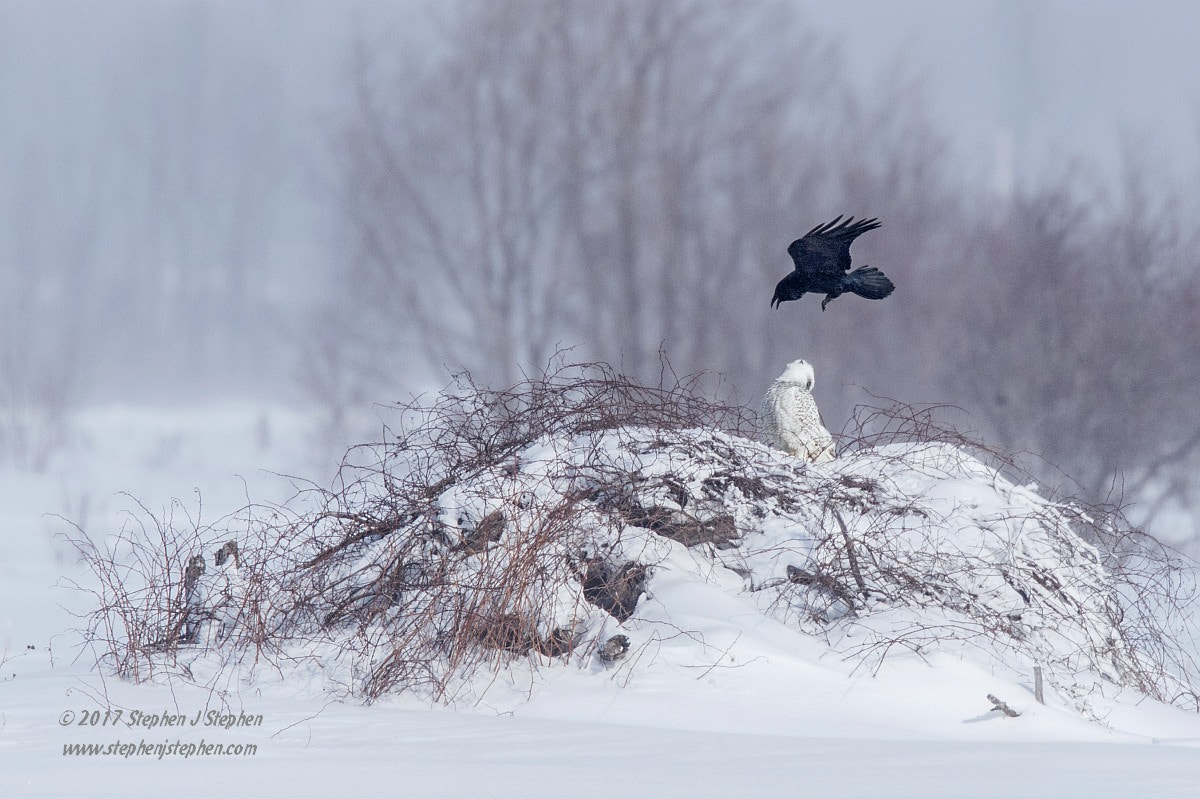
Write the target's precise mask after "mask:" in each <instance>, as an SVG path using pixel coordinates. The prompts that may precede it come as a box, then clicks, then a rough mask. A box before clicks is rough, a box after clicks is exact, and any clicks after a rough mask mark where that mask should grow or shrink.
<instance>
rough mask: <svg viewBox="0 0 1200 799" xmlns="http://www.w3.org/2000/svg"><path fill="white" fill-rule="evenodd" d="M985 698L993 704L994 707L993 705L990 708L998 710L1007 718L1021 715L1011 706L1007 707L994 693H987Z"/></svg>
mask: <svg viewBox="0 0 1200 799" xmlns="http://www.w3.org/2000/svg"><path fill="white" fill-rule="evenodd" d="M987 698H988V701H989V702H991V703H992V704H993V705H995V707H993V708H992V710H999V711H1000V712H1001V713H1003V714H1004V715H1006V716H1008V717H1009V718H1014V719H1015V718H1016V717H1017V716H1019V715H1021V714H1020V713H1018V712H1017V711H1015V710H1013V709H1012V708H1011V707H1009V706H1008V705H1007V704H1005V703H1004V702H1002V701H1000V700H999V699H997V698H996V697H995V695H994V694H988V695H987Z"/></svg>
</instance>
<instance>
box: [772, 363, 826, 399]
mask: <svg viewBox="0 0 1200 799" xmlns="http://www.w3.org/2000/svg"><path fill="white" fill-rule="evenodd" d="M779 379H780V380H785V381H787V382H789V383H799V384H800V385H802V386H804V389H805V390H806V391H812V388H813V386H814V385H816V382H817V378H816V376H815V375H813V368H812V365H811V364H809V362H808V361H805V360H803V359H801V360H796V361H792V362H791V363H789V364H788V365H787V368H786V369H784V370H783V374H782V375H780V376H779Z"/></svg>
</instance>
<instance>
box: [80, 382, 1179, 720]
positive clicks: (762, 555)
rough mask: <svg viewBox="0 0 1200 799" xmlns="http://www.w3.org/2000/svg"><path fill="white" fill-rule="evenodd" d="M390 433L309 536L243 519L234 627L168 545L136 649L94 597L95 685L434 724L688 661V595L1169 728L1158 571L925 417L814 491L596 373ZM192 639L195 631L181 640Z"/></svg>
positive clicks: (886, 437) (1107, 515) (694, 416)
mask: <svg viewBox="0 0 1200 799" xmlns="http://www.w3.org/2000/svg"><path fill="white" fill-rule="evenodd" d="M399 413H400V416H401V423H400V424H399V425H398V426H397V428H396V429H395V430H393V431H390V434H389V435H388V436H387V437H386V440H385V441H384V442H383V443H380V444H377V445H370V446H364V447H360V448H358V449H357V450H355V451H353V452H352V453H351V457H352V460H348V462H347V464H346V465H345V466H344V468H343V470H342V479H341V482H340V483H339V484H338V485H337V486H336V487H335V488H334V489H332V490H320V491H317V490H314V491H313V492H312V495H311V496H310V499H315V500H317V505H318V507H317V509H316V510H310V511H303V512H301V511H296V512H291V513H285V512H284V511H283V510H280V509H277V510H276V511H275V513H274V514H268V513H265V512H259V513H257V514H253V513H252V514H248V515H247V517H246V518H247V523H246V528H245V530H243V531H242V532H241V534H240V535H238V536H237V538H238V539H239V546H240V550H239V551H240V552H241V558H240V561H239V563H240V569H241V571H240V573H239V575H238V582H237V586H238V592H237V594H236V598H235V599H234V600H232V603H233V604H236V607H235V608H231V607H230V605H231V599H230V596H231V595H230V592H229V591H228V590H224V589H222V590H221V591H216V592H214V593H213V595H214V596H218V597H221V602H222V603H223V604H221V605H220V606H219V607H215V606H213V605H212V604H211V603H209V604H208V605H205V604H204V601H201V602H200V603H199V606H197V603H196V602H194V601H193V602H190V603H189V600H188V599H187V596H188V592H187V591H186V590H185V588H186V584H187V575H186V574H185V571H186V567H187V564H188V563H190V562H191V561H190V560H189V558H188V553H187V552H185V551H183V549H181V548H180V547H179V546H178V545H172V547H173V548H172V552H173V553H174V556H173V561H172V563H173V564H174V565H175V567H176V570H177V571H178V573H177V574H171V575H170V578H169V579H167V574H166V573H164V572H162V571H158V572H155V575H154V578H153V579H152V580H150V581H149V582H150V583H151V584H152V586H151V588H152V589H153V590H152V591H151V594H152V595H153V596H155V597H157V601H158V602H159V605H158V606H157V607H155V608H154V611H153V612H150V610H149V609H148V608H147V607H146V604H145V603H144V602H143V603H142V604H140V605H138V606H137V608H135V609H133V610H131V609H130V608H128V607H126V608H125V609H124V610H122V611H121V612H120V613H119V614H117V615H119V616H120V618H121V619H129V618H133V619H135V620H136V619H138V618H139V616H138V613H139V612H142V613H143V615H142V616H141V617H140V618H141V629H136V628H138V624H137V623H136V622H135V623H134V624H133V625H132V626H131V625H130V624H128V623H126V624H125V625H124V627H121V626H115V625H113V624H112V623H111V617H112V616H113V614H114V608H121V607H123V604H122V603H123V602H124V604H125V605H129V602H128V601H127V600H125V599H122V596H121V591H122V590H125V589H124V588H123V587H122V586H123V584H121V583H118V584H116V585H115V586H114V584H113V583H112V581H111V580H110V581H109V583H108V585H109V587H110V588H111V589H113V590H114V591H115V594H114V596H110V597H107V598H106V599H105V602H104V603H103V605H104V606H103V607H102V608H101V609H100V610H99V611H97V613H96V614H95V617H94V624H93V630H95V631H97V632H98V637H99V638H101V639H103V640H104V641H105V642H106V643H107V646H108V650H107V651H108V653H109V655H110V656H111V657H113V658H115V661H116V663H117V664H118V666H121V667H124V668H128V665H129V664H130V663H133V662H138V663H142V662H147V663H150V664H151V665H154V664H157V665H159V666H163V665H170V664H172V663H174V664H178V663H181V662H182V663H185V664H189V663H190V664H193V665H194V664H195V663H196V661H197V659H199V658H203V657H210V658H211V657H213V656H214V655H217V656H219V657H220V658H225V659H228V658H237V657H239V656H245V655H250V654H252V655H253V656H254V657H255V658H257V659H258V660H257V662H259V663H262V662H271V663H274V664H276V665H278V664H281V663H283V662H288V663H296V662H298V661H306V662H312V663H316V664H318V665H319V666H320V668H321V670H322V672H323V673H325V674H327V675H329V677H330V679H332V680H335V681H343V682H344V683H345V684H346V686H347V687H348V689H349V690H350V691H351V692H352V693H355V694H357V695H360V696H362V697H364V698H367V699H371V698H375V697H379V696H382V695H385V694H388V693H392V692H400V691H413V692H418V693H421V694H423V695H427V696H430V697H433V698H437V699H443V700H452V699H454V698H455V696H456V693H457V692H458V691H459V690H462V689H463V687H464V686H469V685H470V684H471V682H472V680H473V679H476V678H483V679H486V678H488V676H489V675H494V674H495V673H496V669H497V668H498V667H501V666H504V665H508V666H511V665H512V664H513V663H523V664H527V665H528V667H529V668H531V669H532V668H538V667H539V666H547V665H551V664H560V665H570V664H574V665H577V666H578V665H588V664H590V665H591V666H593V667H594V666H595V665H596V662H597V661H596V660H595V659H594V657H595V655H596V653H597V651H598V650H599V649H600V648H602V647H604V645H605V644H606V642H609V641H611V640H612V639H613V637H614V636H615V635H617V634H620V635H624V636H625V637H626V639H627V640H628V641H629V642H630V644H631V646H630V650H631V652H635V653H636V652H637V651H638V646H639V643H644V642H645V641H647V640H648V639H649V637H650V636H651V635H654V634H655V630H656V628H666V627H670V628H671V634H672V635H675V634H685V635H694V636H697V637H702V635H701V633H700V632H698V631H689V630H687V629H686V628H685V627H683V626H680V622H679V620H680V619H683V618H685V617H688V616H689V615H691V614H693V613H694V612H695V610H696V609H695V608H689V607H686V606H685V603H686V601H687V600H686V597H687V596H688V593H687V592H686V591H682V592H681V591H675V590H669V591H660V590H659V588H660V587H662V586H675V585H679V584H681V583H687V582H689V581H690V582H692V583H697V584H719V585H720V586H722V587H723V590H729V591H731V592H733V593H736V594H737V595H738V596H740V597H742V598H743V599H746V600H748V601H749V602H750V604H751V605H752V606H753V607H755V608H757V611H758V612H759V613H761V614H763V615H764V616H767V617H771V618H774V619H777V620H779V621H782V622H784V623H786V624H788V625H790V626H792V627H793V628H794V629H796V628H798V629H799V630H800V631H803V632H805V633H808V634H811V635H815V636H820V637H822V638H824V639H825V640H826V641H827V642H828V644H829V645H830V647H831V648H832V649H833V650H834V651H836V652H840V653H842V654H843V655H845V656H847V657H854V658H858V659H859V660H860V661H861V662H862V663H865V664H872V663H874V664H877V663H879V662H880V661H881V660H882V659H883V658H885V657H886V656H887V655H888V654H889V653H890V652H894V651H901V650H902V651H908V652H915V653H919V654H922V655H926V654H933V653H939V652H941V653H952V654H958V655H961V656H963V657H969V658H972V659H975V660H977V661H981V662H984V663H986V664H988V665H989V666H990V667H992V668H994V669H998V670H1004V669H1007V670H1009V671H1010V672H1013V673H1020V674H1027V673H1029V670H1030V668H1031V667H1032V666H1033V665H1040V666H1041V667H1042V668H1043V671H1044V672H1045V674H1046V675H1047V677H1048V679H1049V683H1050V685H1051V687H1052V688H1055V689H1056V690H1057V691H1058V693H1059V695H1060V696H1061V697H1062V698H1063V699H1064V700H1065V701H1068V702H1070V703H1071V704H1073V705H1075V706H1076V707H1079V708H1081V709H1084V710H1086V709H1087V700H1088V696H1089V695H1090V693H1091V692H1093V691H1095V690H1097V688H1103V686H1112V687H1118V686H1129V687H1132V688H1135V689H1137V690H1139V691H1142V692H1144V693H1146V694H1149V695H1151V696H1154V697H1157V698H1159V699H1163V700H1166V701H1172V702H1176V703H1177V704H1181V705H1186V706H1190V707H1195V703H1196V692H1195V689H1193V688H1192V687H1191V686H1192V685H1193V684H1194V683H1193V682H1192V674H1193V672H1192V671H1190V670H1189V665H1188V662H1187V661H1186V659H1185V658H1184V656H1183V654H1182V652H1181V650H1180V649H1179V647H1178V646H1176V644H1175V640H1176V639H1175V638H1174V637H1173V635H1172V634H1171V632H1170V628H1169V627H1168V626H1167V622H1168V620H1169V615H1170V613H1171V611H1173V610H1175V609H1177V607H1178V603H1179V602H1180V601H1181V597H1182V594H1183V591H1184V587H1183V584H1182V583H1181V582H1180V581H1179V580H1178V579H1177V577H1178V576H1179V572H1178V571H1176V570H1175V569H1176V565H1175V564H1174V563H1173V562H1172V561H1171V560H1170V558H1169V557H1168V555H1167V553H1166V552H1165V551H1163V550H1161V549H1158V548H1156V545H1155V544H1154V542H1153V540H1152V539H1149V538H1148V537H1147V536H1144V535H1142V534H1138V533H1136V532H1134V531H1130V530H1128V529H1126V528H1125V527H1124V526H1123V525H1122V523H1121V519H1120V516H1119V515H1117V514H1115V513H1112V512H1107V511H1101V510H1098V509H1086V508H1082V507H1080V506H1077V505H1075V504H1073V503H1071V502H1068V501H1050V500H1047V499H1044V498H1043V497H1041V496H1039V495H1038V494H1037V493H1036V491H1035V490H1034V488H1033V487H1032V486H1022V485H1019V484H1017V483H1016V482H1014V481H1013V480H1011V479H1009V478H1008V477H1006V476H1005V475H1004V474H1003V473H1002V472H1003V471H1004V469H1003V467H1004V464H1003V463H1000V462H997V461H996V460H995V459H994V458H993V457H992V456H991V455H990V454H989V453H987V452H986V451H985V450H982V449H981V448H979V447H977V446H974V445H972V444H971V443H970V442H969V441H966V440H965V439H963V438H962V437H960V436H958V435H957V434H955V433H954V432H953V431H950V430H946V429H943V428H938V427H936V426H935V425H933V424H932V421H931V418H932V417H930V416H929V415H928V414H922V413H915V412H913V409H905V408H897V409H890V410H888V411H886V412H883V411H879V412H875V413H872V414H869V415H866V416H864V417H863V418H862V419H861V420H860V421H861V423H860V426H859V431H858V435H857V437H855V438H853V439H851V440H848V441H846V442H845V446H844V447H843V452H842V453H841V456H840V457H839V458H837V459H836V460H834V461H832V462H830V463H825V464H820V465H814V464H808V463H805V462H803V461H801V460H798V459H796V458H794V457H792V456H790V455H788V454H786V453H783V452H779V451H776V450H772V449H770V448H768V447H767V446H765V445H764V444H762V443H759V442H757V441H755V440H753V439H752V438H750V435H751V434H752V428H751V426H750V424H749V422H750V419H749V417H748V416H747V415H746V414H745V413H744V412H743V411H741V410H740V409H738V408H736V407H731V406H728V405H724V404H721V403H713V402H708V401H706V400H704V399H702V398H701V397H700V395H699V393H698V391H697V389H696V384H695V383H687V382H684V383H679V382H676V383H674V384H672V385H664V386H659V387H653V388H651V387H644V386H639V385H636V384H634V383H632V382H630V381H628V380H626V379H625V378H623V377H621V376H620V375H616V374H614V373H612V372H611V371H610V370H607V369H606V368H604V367H597V366H594V365H592V366H583V367H574V368H570V369H565V370H562V371H559V372H557V373H554V374H551V375H548V376H545V377H543V378H539V379H537V380H532V381H528V382H526V383H524V384H521V385H519V386H517V387H515V388H514V389H512V390H510V391H507V392H492V391H487V390H484V389H480V388H477V387H476V386H474V385H472V384H471V383H470V381H469V380H467V379H466V378H463V379H461V380H460V382H459V383H458V384H457V385H456V386H455V388H454V389H453V390H451V391H450V392H447V393H446V394H443V395H442V396H441V397H440V398H439V399H438V400H437V401H436V402H435V403H434V404H433V405H431V406H428V407H423V406H420V405H418V404H413V405H411V406H408V407H405V408H402V409H399ZM868 433H870V434H869V435H868ZM156 529H158V528H156ZM223 537H228V535H227V534H223ZM161 544H162V542H161V541H151V542H149V543H148V544H147V546H150V547H153V546H159V545H161ZM195 544H196V547H195V548H197V549H198V551H201V552H206V551H207V550H208V549H214V550H215V548H216V545H217V544H218V538H213V539H212V540H211V541H209V542H207V543H203V544H202V543H200V542H195ZM101 562H104V561H103V559H101ZM223 579H225V582H224V583H223V584H222V585H224V586H228V585H230V582H229V580H228V577H225V578H223ZM172 586H178V588H172ZM210 591H211V589H210ZM155 592H156V593H155ZM140 596H143V597H144V596H147V594H145V593H143V594H141V595H140ZM206 596H207V595H206ZM150 604H151V605H153V604H154V603H153V602H152V603H150ZM717 621H718V622H719V621H720V620H717ZM726 621H728V620H726ZM193 624H199V625H201V626H202V627H203V625H209V626H210V629H209V630H208V631H207V632H205V631H204V630H201V631H200V632H198V633H197V634H195V635H190V636H189V635H188V634H186V632H181V631H188V630H191V629H192V627H191V626H190V625H193ZM212 625H218V626H217V627H215V628H212V627H211V626H212ZM122 630H125V631H129V630H135V632H136V633H137V634H136V635H135V634H132V633H129V632H126V633H122ZM622 644H623V642H622ZM619 650H620V653H621V654H623V653H624V651H625V647H624V646H623V645H622V646H621V647H619ZM607 651H608V650H606V652H607ZM632 660H633V657H631V661H632ZM688 665H697V664H688Z"/></svg>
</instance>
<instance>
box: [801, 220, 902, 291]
mask: <svg viewBox="0 0 1200 799" xmlns="http://www.w3.org/2000/svg"><path fill="white" fill-rule="evenodd" d="M841 219H842V218H841V217H840V216H839V217H838V218H837V219H835V220H833V221H832V222H828V223H826V224H824V225H817V226H816V227H815V228H813V229H812V230H810V231H808V232H807V233H805V234H804V236H802V237H801V238H798V239H796V240H795V241H793V242H792V243H791V244H790V245H788V255H790V256H792V261H793V262H794V263H795V264H796V271H797V272H800V274H801V275H802V276H804V277H813V278H817V277H825V276H840V275H842V274H843V273H845V272H849V271H850V244H851V242H853V241H854V240H855V239H856V238H858V237H859V236H861V235H862V234H863V233H866V232H867V231H868V230H874V229H875V228H877V227H880V223H879V221H878V220H876V219H863V220H860V221H858V222H855V221H854V217H850V218H849V219H847V220H846V221H845V222H841ZM839 222H841V224H840V225H839V224H838V223H839Z"/></svg>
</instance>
